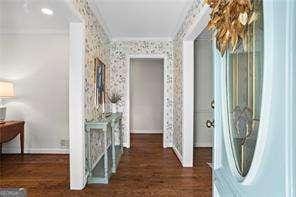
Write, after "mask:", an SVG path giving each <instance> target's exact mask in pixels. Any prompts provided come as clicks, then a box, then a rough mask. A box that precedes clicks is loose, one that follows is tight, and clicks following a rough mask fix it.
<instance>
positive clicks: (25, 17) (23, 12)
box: [0, 0, 77, 33]
mask: <svg viewBox="0 0 296 197" xmlns="http://www.w3.org/2000/svg"><path fill="white" fill-rule="evenodd" d="M41 8H49V9H51V10H53V12H54V13H53V15H52V16H48V15H44V14H43V13H42V12H41ZM70 21H77V19H76V17H75V16H74V15H73V14H72V10H71V9H70V8H69V6H68V4H67V3H66V1H64V0H0V29H1V32H10V33H14V32H27V31H31V32H36V31H37V32H40V31H45V32H47V31H49V32H58V31H62V32H63V31H67V30H68V28H69V22H70Z"/></svg>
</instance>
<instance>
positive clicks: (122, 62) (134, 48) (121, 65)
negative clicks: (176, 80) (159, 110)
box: [110, 40, 173, 147]
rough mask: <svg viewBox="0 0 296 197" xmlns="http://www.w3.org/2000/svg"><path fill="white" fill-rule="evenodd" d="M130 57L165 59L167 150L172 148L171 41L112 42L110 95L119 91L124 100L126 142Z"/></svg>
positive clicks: (165, 132)
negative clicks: (160, 57)
mask: <svg viewBox="0 0 296 197" xmlns="http://www.w3.org/2000/svg"><path fill="white" fill-rule="evenodd" d="M131 56H134V57H135V56H138V57H140V56H163V57H164V144H163V145H164V147H171V146H172V135H173V44H172V41H155V40H150V41H148V40H145V41H135V40H132V41H112V44H111V77H110V78H111V92H112V91H116V92H119V93H120V94H121V95H122V96H123V99H122V100H121V102H120V104H119V106H120V110H121V111H122V112H123V131H124V143H127V142H128V135H127V133H128V126H129V120H128V117H129V87H128V86H129V63H130V62H129V58H130V57H131Z"/></svg>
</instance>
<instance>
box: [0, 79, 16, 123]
mask: <svg viewBox="0 0 296 197" xmlns="http://www.w3.org/2000/svg"><path fill="white" fill-rule="evenodd" d="M12 97H14V85H13V83H11V82H4V81H0V124H3V123H4V120H5V116H6V107H5V106H4V105H3V102H2V101H3V99H8V98H12Z"/></svg>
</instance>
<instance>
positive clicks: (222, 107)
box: [213, 0, 296, 197]
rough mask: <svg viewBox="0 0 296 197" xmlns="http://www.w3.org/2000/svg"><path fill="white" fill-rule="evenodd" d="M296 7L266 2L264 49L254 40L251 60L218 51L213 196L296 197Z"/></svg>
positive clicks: (291, 2)
mask: <svg viewBox="0 0 296 197" xmlns="http://www.w3.org/2000/svg"><path fill="white" fill-rule="evenodd" d="M295 4H296V2H295V0H287V1H280V0H278V1H275V0H274V1H270V0H263V3H262V5H263V15H262V16H263V18H262V22H263V24H262V27H261V30H262V31H263V32H262V36H263V38H261V41H262V46H260V43H259V42H260V39H259V41H257V40H256V39H253V40H252V46H256V47H253V48H252V49H251V50H247V51H248V52H250V51H251V52H252V53H248V55H251V58H250V57H249V58H247V59H244V57H245V56H244V54H243V51H244V50H242V53H239V54H237V55H236V56H235V55H229V54H228V55H224V56H223V57H221V56H220V54H219V52H218V51H217V50H216V49H215V47H213V48H214V54H215V55H214V73H215V76H214V79H215V96H214V97H215V130H214V148H213V158H214V169H213V188H214V196H220V197H228V196H229V197H231V196H243V197H244V196H246V197H257V196H258V197H259V196H260V197H261V196H268V197H294V196H296V146H295V144H296V132H295V131H296V115H295V114H296V105H295V101H296V60H295V57H296V41H295V40H296V5H295ZM259 29H260V28H259ZM253 33H254V34H256V35H258V34H259V33H258V32H257V30H254V31H253ZM257 42H258V43H257ZM260 52H262V53H261V54H260ZM259 56H261V57H262V58H261V59H262V61H261V60H260V57H259ZM235 58H236V60H234V59H235ZM234 62H236V63H237V62H238V63H239V65H240V66H241V67H239V66H234ZM243 62H248V65H249V66H248V65H247V66H245V69H244V67H243ZM260 62H261V63H260ZM260 64H261V67H260ZM250 65H251V67H250ZM258 65H259V66H258ZM244 70H245V71H246V73H247V74H246V75H244V74H243V73H241V72H242V71H244ZM234 73H236V74H234ZM234 76H235V77H234ZM242 79H244V80H242ZM261 79H262V80H261ZM238 81H243V83H241V84H240V83H239V82H238ZM250 87H251V88H250ZM243 90H246V91H245V92H244V91H243ZM244 98H245V100H244ZM234 109H235V110H234ZM237 112H239V113H237ZM237 114H239V115H237ZM242 114H243V115H242ZM242 125H243V126H242ZM250 128H251V129H250ZM248 131H252V132H253V133H252V132H248ZM251 139H254V140H251Z"/></svg>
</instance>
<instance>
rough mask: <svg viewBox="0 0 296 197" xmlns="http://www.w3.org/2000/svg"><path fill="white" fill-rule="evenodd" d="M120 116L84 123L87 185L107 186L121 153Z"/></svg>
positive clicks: (115, 114)
mask: <svg viewBox="0 0 296 197" xmlns="http://www.w3.org/2000/svg"><path fill="white" fill-rule="evenodd" d="M121 122H122V114H121V113H113V114H111V115H109V116H107V117H105V118H101V119H97V120H93V121H87V122H85V130H86V140H85V141H86V173H87V177H88V183H103V184H108V182H109V178H110V177H111V175H112V173H115V172H116V169H117V166H118V164H119V161H120V157H121V155H122V153H123V137H122V127H121V125H122V124H121Z"/></svg>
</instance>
